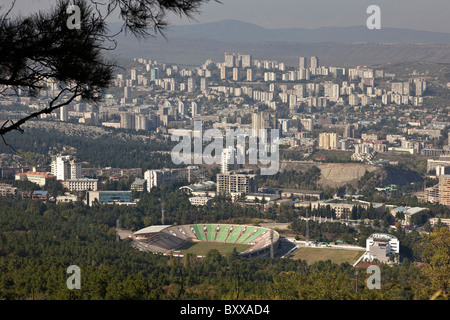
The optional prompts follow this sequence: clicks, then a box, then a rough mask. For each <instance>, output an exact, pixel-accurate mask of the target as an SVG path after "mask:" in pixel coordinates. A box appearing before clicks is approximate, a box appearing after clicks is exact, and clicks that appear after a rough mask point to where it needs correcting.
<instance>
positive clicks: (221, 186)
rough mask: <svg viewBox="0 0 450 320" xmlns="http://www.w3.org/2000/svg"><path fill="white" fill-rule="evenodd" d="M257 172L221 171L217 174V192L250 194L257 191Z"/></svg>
mask: <svg viewBox="0 0 450 320" xmlns="http://www.w3.org/2000/svg"><path fill="white" fill-rule="evenodd" d="M255 177H256V175H255V174H245V173H234V174H231V173H219V174H217V193H218V194H233V193H241V194H248V193H253V192H256V182H255Z"/></svg>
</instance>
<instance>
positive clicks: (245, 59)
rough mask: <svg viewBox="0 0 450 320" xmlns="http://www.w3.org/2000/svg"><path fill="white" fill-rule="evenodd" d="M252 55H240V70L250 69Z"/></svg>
mask: <svg viewBox="0 0 450 320" xmlns="http://www.w3.org/2000/svg"><path fill="white" fill-rule="evenodd" d="M252 63H253V61H252V55H251V54H243V55H241V66H242V68H250V67H251V66H252Z"/></svg>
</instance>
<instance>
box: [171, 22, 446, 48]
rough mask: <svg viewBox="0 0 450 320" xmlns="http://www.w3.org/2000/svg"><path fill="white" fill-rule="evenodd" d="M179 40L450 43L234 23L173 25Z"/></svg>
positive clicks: (437, 38)
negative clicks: (269, 27) (180, 38)
mask: <svg viewBox="0 0 450 320" xmlns="http://www.w3.org/2000/svg"><path fill="white" fill-rule="evenodd" d="M171 35H173V36H176V37H182V38H197V39H202V38H203V39H211V40H216V41H223V42H262V41H295V42H309V43H317V42H370V43H374V42H389V43H408V44H411V43H450V33H443V32H430V31H418V30H411V29H399V28H381V29H380V30H369V29H368V28H367V27H366V26H354V27H323V28H317V29H305V28H288V29H266V28H263V27H260V26H258V25H255V24H251V23H247V22H242V21H238V20H222V21H218V22H211V23H203V24H192V25H184V26H174V27H172V28H171V31H169V32H168V36H169V37H170V36H171Z"/></svg>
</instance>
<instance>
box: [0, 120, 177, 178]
mask: <svg viewBox="0 0 450 320" xmlns="http://www.w3.org/2000/svg"><path fill="white" fill-rule="evenodd" d="M118 136H119V134H111V135H108V134H102V135H99V136H98V137H88V138H87V137H85V136H80V135H72V136H71V135H67V134H62V133H61V132H60V131H58V130H57V129H53V128H47V129H46V130H44V129H39V128H27V129H26V130H25V131H24V132H23V133H19V132H12V133H10V134H8V136H7V137H5V138H6V140H7V143H8V144H9V145H6V144H4V143H2V144H0V153H6V154H16V152H18V154H19V155H23V156H24V157H25V159H27V160H29V161H28V162H30V163H28V165H30V166H31V165H36V164H38V163H35V162H37V160H40V162H42V163H40V164H41V165H42V164H46V165H49V164H50V161H51V159H50V156H48V155H49V154H51V153H54V152H55V150H59V152H61V151H62V150H64V149H68V148H69V147H72V148H74V149H75V151H76V157H77V158H78V159H79V161H82V162H87V163H88V164H89V165H90V166H92V167H97V166H98V167H113V168H142V169H143V170H144V171H145V170H147V169H160V168H163V167H169V168H170V167H176V166H175V165H174V164H173V161H172V160H171V156H170V153H160V152H157V151H170V150H172V148H173V146H174V145H175V143H173V142H170V141H162V140H161V141H160V140H156V139H152V140H151V141H148V142H144V143H143V142H142V140H138V139H132V138H131V137H130V136H128V137H127V136H126V135H125V134H124V135H122V136H120V138H119V137H118ZM35 153H37V154H39V155H40V157H43V158H42V159H36V157H32V156H31V155H33V154H35ZM38 158H39V157H38Z"/></svg>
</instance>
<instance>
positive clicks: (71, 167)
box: [50, 156, 81, 181]
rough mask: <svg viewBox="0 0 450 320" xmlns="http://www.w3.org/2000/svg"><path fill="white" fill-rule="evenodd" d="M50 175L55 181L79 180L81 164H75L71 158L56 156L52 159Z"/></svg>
mask: <svg viewBox="0 0 450 320" xmlns="http://www.w3.org/2000/svg"><path fill="white" fill-rule="evenodd" d="M50 167H51V173H52V174H53V175H54V176H56V179H57V180H61V181H65V180H69V179H80V178H81V164H80V163H77V162H75V160H73V159H72V157H71V156H56V157H53V158H52V162H51V165H50Z"/></svg>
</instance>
